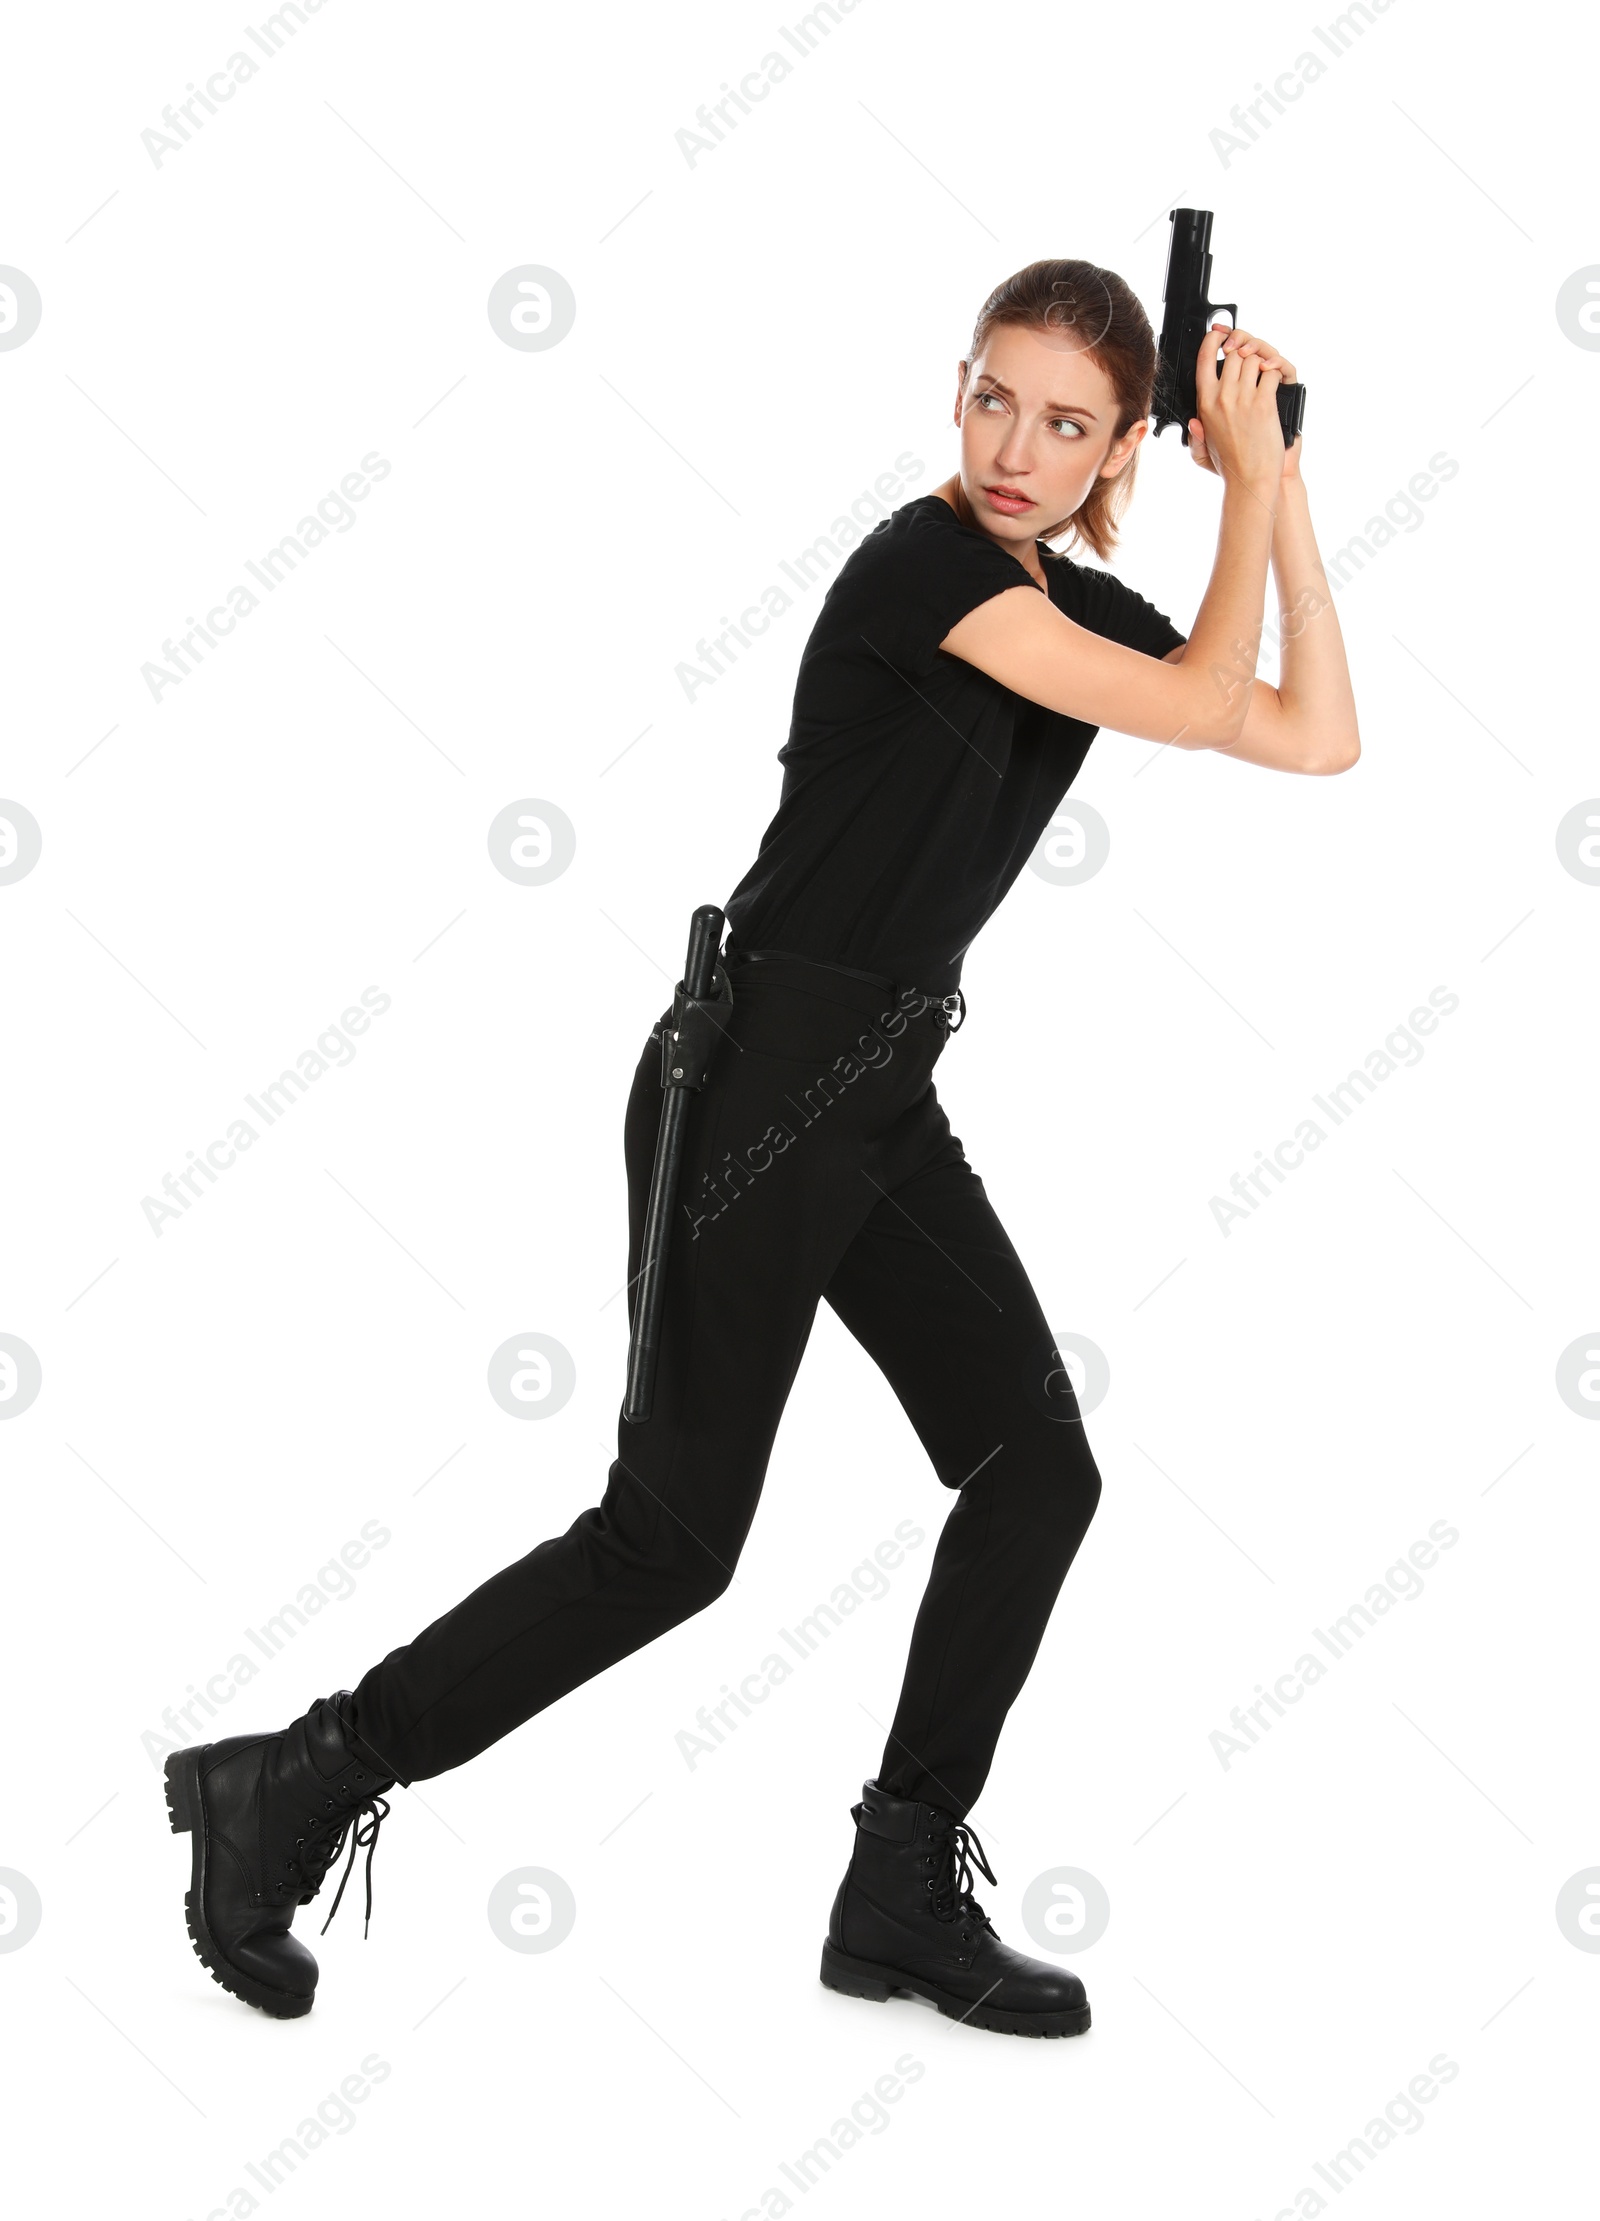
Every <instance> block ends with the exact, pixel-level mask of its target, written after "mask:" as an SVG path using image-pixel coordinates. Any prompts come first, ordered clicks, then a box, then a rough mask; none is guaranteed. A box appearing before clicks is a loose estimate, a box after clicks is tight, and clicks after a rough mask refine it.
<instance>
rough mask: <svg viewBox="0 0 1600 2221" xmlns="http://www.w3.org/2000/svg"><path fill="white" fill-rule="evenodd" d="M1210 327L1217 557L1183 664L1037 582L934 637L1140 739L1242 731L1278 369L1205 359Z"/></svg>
mask: <svg viewBox="0 0 1600 2221" xmlns="http://www.w3.org/2000/svg"><path fill="white" fill-rule="evenodd" d="M1220 329H1221V327H1213V329H1212V330H1211V331H1210V332H1208V333H1207V335H1206V338H1205V342H1204V344H1203V346H1202V347H1201V350H1200V358H1199V364H1198V367H1197V375H1196V380H1195V384H1196V388H1197V391H1198V396H1199V410H1200V420H1201V424H1202V426H1203V427H1204V430H1205V435H1206V445H1207V448H1208V450H1209V452H1210V454H1211V458H1212V460H1213V461H1214V462H1215V463H1216V465H1217V467H1218V470H1219V472H1220V474H1221V477H1222V481H1223V493H1222V522H1221V527H1220V529H1219V532H1218V535H1217V553H1216V559H1215V561H1214V563H1213V565H1212V569H1211V583H1210V584H1209V586H1208V587H1207V588H1206V592H1205V598H1204V599H1203V601H1202V602H1201V604H1200V609H1199V613H1198V615H1197V616H1196V618H1195V621H1194V625H1193V628H1192V630H1191V632H1190V634H1189V640H1188V644H1187V646H1186V648H1185V650H1184V657H1183V661H1182V662H1181V663H1175V664H1172V663H1163V662H1161V661H1160V660H1159V659H1157V658H1156V657H1153V656H1147V655H1141V654H1140V653H1139V652H1138V650H1137V649H1134V648H1124V647H1122V646H1120V645H1119V644H1118V643H1117V642H1116V641H1114V640H1106V639H1104V638H1102V636H1101V635H1100V634H1099V633H1095V632H1089V631H1087V630H1086V629H1085V627H1083V626H1082V625H1075V624H1074V623H1073V622H1072V619H1071V618H1070V617H1067V616H1064V615H1063V614H1062V612H1061V611H1060V610H1059V609H1057V608H1056V607H1055V605H1054V604H1053V603H1052V602H1050V601H1048V600H1047V599H1046V597H1045V596H1044V595H1043V594H1041V593H1040V592H1039V591H1038V589H1037V587H1035V586H1022V587H1019V588H1017V589H1016V590H1015V591H1012V592H1007V593H1001V594H996V595H994V596H992V597H991V599H990V600H988V601H986V602H981V603H980V604H979V605H978V607H977V608H976V609H974V610H972V611H970V612H969V614H968V615H967V616H965V617H963V618H962V619H961V621H960V623H959V624H957V625H955V626H953V627H952V628H951V630H950V631H949V632H948V633H946V635H945V637H944V639H943V640H942V641H941V642H940V643H939V645H940V646H941V647H942V648H943V649H945V650H946V651H947V652H948V653H949V654H951V655H954V656H959V657H960V658H961V659H962V661H963V662H966V663H971V664H974V665H976V667H977V668H978V669H979V670H980V671H984V672H987V673H988V675H989V677H990V678H992V679H997V680H998V681H999V683H1000V684H1001V685H1002V686H1004V687H1008V688H1009V689H1010V691H1011V692H1012V693H1013V694H1020V695H1022V696H1023V697H1024V699H1025V700H1027V701H1030V702H1040V703H1042V704H1043V705H1044V707H1045V708H1046V709H1052V710H1055V711H1057V712H1058V713H1059V714H1060V715H1061V716H1064V717H1079V718H1082V719H1083V721H1084V722H1085V723H1086V724H1089V725H1105V726H1109V727H1110V728H1111V729H1112V730H1113V731H1115V732H1120V733H1131V734H1132V735H1133V736H1134V738H1135V739H1137V740H1159V741H1167V742H1170V743H1173V744H1175V745H1176V746H1178V747H1180V748H1226V747H1227V746H1228V745H1229V743H1230V742H1232V741H1235V740H1237V739H1238V737H1239V734H1240V731H1241V730H1242V728H1243V725H1244V720H1245V712H1246V710H1247V709H1248V707H1249V703H1250V689H1251V686H1252V684H1253V683H1254V679H1255V668H1256V656H1257V653H1258V651H1259V647H1260V642H1261V618H1262V610H1263V607H1264V604H1265V599H1266V584H1267V568H1268V563H1269V560H1270V557H1271V552H1272V520H1273V512H1274V505H1275V503H1276V501H1277V496H1278V486H1279V481H1280V479H1281V477H1282V474H1283V434H1282V431H1281V430H1280V428H1279V424H1278V401H1277V394H1278V387H1279V385H1280V384H1281V382H1282V381H1281V378H1280V376H1279V374H1278V372H1277V371H1275V370H1266V371H1263V370H1259V369H1258V368H1257V367H1256V366H1255V364H1254V363H1253V362H1252V360H1251V359H1250V358H1249V357H1248V356H1240V355H1238V354H1235V353H1234V352H1232V351H1231V350H1230V351H1229V352H1228V354H1227V355H1226V356H1225V357H1224V360H1223V370H1222V376H1221V377H1220V378H1219V377H1218V376H1217V375H1216V373H1215V371H1214V370H1213V369H1212V367H1211V366H1212V364H1213V363H1214V362H1215V360H1216V353H1217V332H1218V331H1219V330H1220Z"/></svg>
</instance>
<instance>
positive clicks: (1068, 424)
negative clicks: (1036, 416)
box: [1050, 416, 1083, 439]
mask: <svg viewBox="0 0 1600 2221" xmlns="http://www.w3.org/2000/svg"><path fill="white" fill-rule="evenodd" d="M1050 421H1051V423H1052V424H1054V425H1056V426H1058V427H1059V428H1060V430H1062V431H1063V432H1070V433H1072V435H1073V436H1074V438H1076V439H1082V437H1083V426H1082V425H1081V424H1079V423H1077V422H1076V421H1075V420H1074V419H1073V418H1072V417H1070V416H1053V417H1052V418H1051V419H1050Z"/></svg>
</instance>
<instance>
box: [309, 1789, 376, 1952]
mask: <svg viewBox="0 0 1600 2221" xmlns="http://www.w3.org/2000/svg"><path fill="white" fill-rule="evenodd" d="M388 1817H389V1800H388V1798H387V1797H383V1796H380V1795H379V1794H378V1792H377V1791H376V1790H374V1791H372V1792H371V1793H370V1794H369V1795H367V1796H365V1797H361V1798H358V1799H357V1801H356V1802H355V1803H354V1804H353V1805H350V1806H347V1807H346V1808H345V1809H344V1810H343V1811H339V1810H337V1809H336V1810H334V1811H333V1812H331V1813H324V1814H323V1816H322V1818H321V1819H313V1820H311V1821H309V1822H308V1823H307V1829H306V1833H305V1834H304V1835H303V1836H297V1837H296V1838H295V1848H296V1850H298V1851H299V1852H300V1854H301V1856H300V1861H299V1866H300V1872H301V1874H302V1876H303V1877H304V1880H305V1884H306V1889H307V1891H308V1893H309V1894H310V1895H311V1896H312V1897H315V1896H316V1894H317V1891H318V1890H319V1889H320V1888H321V1887H322V1885H323V1882H324V1881H325V1880H326V1878H327V1873H328V1869H329V1867H330V1866H332V1864H333V1862H334V1860H335V1859H337V1857H338V1856H339V1853H340V1852H341V1851H342V1850H343V1849H344V1844H345V1837H346V1835H348V1836H349V1838H350V1858H349V1862H348V1864H347V1865H346V1867H345V1870H344V1872H343V1873H342V1874H341V1875H340V1877H339V1887H338V1889H337V1890H336V1891H335V1893H334V1899H333V1903H332V1904H331V1905H330V1906H329V1908H328V1919H327V1920H325V1921H324V1922H323V1923H322V1929H321V1933H322V1934H323V1935H326V1934H327V1932H328V1923H329V1921H331V1920H332V1919H333V1916H334V1914H335V1913H336V1912H337V1911H338V1910H339V1900H340V1899H341V1898H342V1897H343V1895H344V1885H345V1883H346V1882H348V1881H349V1879H350V1876H351V1874H352V1873H353V1872H354V1871H355V1863H356V1852H357V1851H358V1850H360V1849H365V1851H366V1854H367V1870H366V1883H367V1912H366V1920H365V1923H364V1925H363V1927H362V1930H361V1933H362V1937H363V1939H364V1938H365V1937H366V1935H367V1933H368V1930H369V1929H370V1928H371V1926H372V1854H373V1852H374V1851H375V1850H376V1849H377V1847H378V1830H379V1828H381V1827H382V1825H383V1823H384V1821H385V1820H386V1819H387V1818H388ZM352 1823H353V1825H352Z"/></svg>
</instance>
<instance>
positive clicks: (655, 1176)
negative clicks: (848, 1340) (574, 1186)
mask: <svg viewBox="0 0 1600 2221" xmlns="http://www.w3.org/2000/svg"><path fill="white" fill-rule="evenodd" d="M725 922H726V921H725V920H724V918H723V914H722V912H721V911H720V910H719V909H717V908H716V906H715V905H714V904H712V903H706V904H704V905H702V907H701V908H700V909H698V910H697V911H696V912H695V913H694V916H693V917H692V918H691V919H690V921H689V953H688V956H687V958H686V959H685V962H684V967H683V977H682V979H680V980H679V982H678V984H677V986H676V988H675V989H674V990H673V996H672V1008H671V1009H670V1010H669V1011H666V1012H664V1013H663V1015H662V1017H661V1019H660V1021H659V1024H658V1025H657V1027H656V1032H657V1034H658V1035H659V1037H660V1041H661V1127H660V1131H659V1132H658V1133H657V1135H656V1153H655V1162H654V1164H653V1166H652V1168H651V1173H650V1190H649V1194H648V1197H647V1198H646V1202H645V1213H644V1233H643V1238H642V1244H641V1250H640V1264H639V1270H638V1272H637V1274H636V1275H635V1279H634V1302H633V1327H632V1332H631V1334H630V1337H629V1341H628V1385H627V1389H626V1392H625V1394H624V1396H623V1401H622V1416H623V1418H624V1419H627V1420H631V1421H633V1422H635V1423H638V1422H639V1421H641V1420H645V1419H648V1418H649V1416H650V1408H651V1400H652V1397H653V1395H654V1392H655V1376H656V1362H657V1359H658V1357H659V1355H660V1350H661V1334H662V1321H663V1316H664V1309H665V1304H666V1296H667V1280H666V1266H667V1250H668V1245H669V1243H670V1241H671V1238H672V1217H673V1212H674V1210H675V1208H676V1204H677V1195H678V1180H679V1175H680V1173H681V1172H682V1169H683V1160H684V1154H685V1149H686V1146H687V1134H688V1118H689V1090H690V1089H691V1088H693V1089H696V1090H698V1089H700V1088H703V1087H704V1086H705V1084H706V1074H707V1072H708V1071H709V1070H710V1068H711V1059H712V1058H713V1056H714V1055H715V1054H716V1048H717V1043H718V1042H719V1041H720V1040H721V1039H722V1034H723V1029H724V1028H725V1027H726V1025H727V1023H728V1020H729V1018H730V1017H731V1016H732V1015H733V984H732V982H731V981H730V979H729V978H728V974H727V970H726V968H725V966H724V965H723V964H722V962H721V960H720V958H719V956H718V950H719V948H720V947H721V943H722V929H723V925H724V923H725Z"/></svg>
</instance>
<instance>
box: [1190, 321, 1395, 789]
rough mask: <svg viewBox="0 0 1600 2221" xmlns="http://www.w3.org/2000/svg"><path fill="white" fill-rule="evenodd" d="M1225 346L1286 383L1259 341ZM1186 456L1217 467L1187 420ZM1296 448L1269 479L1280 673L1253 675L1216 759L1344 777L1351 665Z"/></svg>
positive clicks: (1237, 339)
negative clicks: (1273, 487)
mask: <svg viewBox="0 0 1600 2221" xmlns="http://www.w3.org/2000/svg"><path fill="white" fill-rule="evenodd" d="M1223 344H1224V348H1225V349H1231V348H1233V347H1237V348H1238V350H1239V352H1240V353H1241V354H1246V355H1254V356H1259V357H1261V358H1263V361H1264V363H1265V364H1266V365H1270V367H1272V368H1273V369H1275V370H1278V371H1279V372H1281V374H1282V376H1283V379H1284V382H1285V383H1286V384H1288V383H1291V382H1292V381H1293V379H1294V375H1295V372H1294V365H1293V364H1292V363H1290V362H1286V361H1285V360H1284V358H1283V357H1282V356H1281V355H1279V354H1278V353H1277V352H1276V351H1275V350H1274V349H1273V348H1271V347H1269V346H1268V344H1267V342H1266V341H1265V340H1261V339H1256V338H1254V337H1253V336H1252V335H1251V334H1250V333H1249V332H1238V333H1230V334H1229V335H1228V338H1227V340H1226V341H1224V343H1223ZM1189 442H1190V452H1191V453H1192V454H1193V455H1194V458H1195V461H1196V462H1197V463H1199V464H1200V465H1201V466H1202V468H1204V469H1206V470H1212V471H1214V470H1215V468H1216V466H1215V464H1214V463H1213V462H1212V460H1211V458H1210V456H1209V455H1208V454H1207V453H1206V445H1205V433H1204V431H1203V429H1202V428H1201V425H1200V422H1199V419H1198V418H1196V419H1195V420H1194V421H1193V422H1192V423H1191V424H1190V426H1189ZM1300 447H1301V442H1300V441H1299V440H1296V441H1295V443H1294V445H1293V447H1291V448H1289V449H1287V450H1286V451H1285V454H1284V458H1283V476H1282V478H1281V479H1280V480H1279V482H1278V506H1277V510H1276V513H1275V516H1274V521H1273V527H1272V575H1273V578H1274V580H1275V582H1276V584H1277V589H1278V628H1279V641H1280V648H1279V675H1278V684H1277V685H1276V686H1269V685H1268V683H1267V681H1266V680H1265V679H1259V678H1258V679H1255V680H1253V681H1252V682H1251V686H1250V706H1249V708H1248V710H1247V712H1246V714H1245V721H1244V727H1243V730H1242V731H1241V732H1240V734H1239V737H1238V739H1237V740H1235V741H1234V742H1233V743H1232V744H1231V745H1230V746H1229V747H1227V748H1224V749H1221V750H1219V751H1218V753H1220V754H1223V755H1229V756H1237V757H1238V758H1239V760H1240V761H1241V762H1242V763H1254V764H1263V765H1265V766H1266V768H1267V769H1268V770H1271V771H1304V772H1322V773H1327V772H1334V771H1348V770H1349V769H1350V766H1351V765H1352V764H1353V763H1354V762H1355V761H1356V759H1357V758H1358V757H1359V755H1360V754H1361V735H1360V732H1359V730H1358V728H1357V725H1356V704H1355V695H1354V692H1353V691H1352V689H1351V685H1350V666H1349V664H1348V663H1347V662H1346V660H1345V652H1344V635H1343V634H1342V633H1341V632H1340V630H1339V619H1338V617H1337V615H1336V614H1335V611H1334V606H1333V590H1332V588H1331V587H1330V586H1329V584H1328V578H1327V573H1326V572H1325V571H1324V569H1323V567H1322V557H1321V556H1320V555H1319V554H1318V552H1317V541H1316V535H1315V533H1314V532H1313V531H1312V529H1311V511H1310V508H1309V506H1308V504H1307V501H1306V489H1305V482H1304V480H1303V479H1302V478H1301V476H1300ZM1183 656H1184V651H1183V649H1182V648H1174V649H1173V650H1172V651H1171V653H1170V654H1169V655H1167V656H1164V657H1163V658H1162V660H1163V662H1166V663H1181V662H1182V661H1183Z"/></svg>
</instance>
